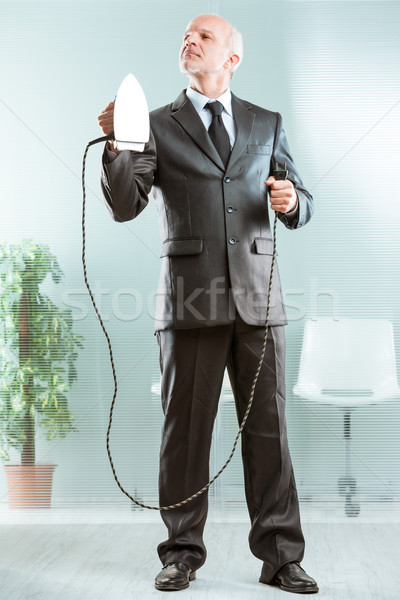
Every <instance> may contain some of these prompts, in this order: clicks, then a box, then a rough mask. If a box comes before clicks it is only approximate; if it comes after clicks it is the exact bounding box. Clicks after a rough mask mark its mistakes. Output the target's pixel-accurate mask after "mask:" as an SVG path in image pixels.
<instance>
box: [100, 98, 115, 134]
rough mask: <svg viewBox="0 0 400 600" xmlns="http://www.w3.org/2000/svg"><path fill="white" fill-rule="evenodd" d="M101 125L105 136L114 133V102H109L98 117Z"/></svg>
mask: <svg viewBox="0 0 400 600" xmlns="http://www.w3.org/2000/svg"><path fill="white" fill-rule="evenodd" d="M97 118H98V121H99V125H100V127H101V128H102V130H103V133H104V134H105V135H109V134H110V133H112V132H113V131H114V102H109V103H108V104H107V106H106V107H105V109H104V110H103V112H102V113H101V115H99V116H98V117H97Z"/></svg>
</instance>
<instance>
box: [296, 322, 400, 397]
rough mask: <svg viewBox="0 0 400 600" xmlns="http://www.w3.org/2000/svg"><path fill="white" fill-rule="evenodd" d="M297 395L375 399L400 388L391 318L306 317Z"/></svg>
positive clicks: (386, 395) (396, 391)
mask: <svg viewBox="0 0 400 600" xmlns="http://www.w3.org/2000/svg"><path fill="white" fill-rule="evenodd" d="M294 392H295V394H297V395H299V396H304V397H312V396H314V399H316V400H317V399H318V400H320V401H323V397H324V396H325V397H326V398H327V397H330V398H331V399H332V398H334V397H335V395H337V396H338V397H340V395H341V394H342V395H347V396H354V399H355V400H356V398H357V397H360V399H361V397H363V398H364V399H366V398H368V397H369V396H371V400H372V397H374V399H375V400H380V399H385V398H388V397H396V396H398V394H399V387H398V382H397V373H396V357H395V351H394V342H393V328H392V324H391V322H390V321H388V320H385V319H340V320H337V321H334V320H333V319H331V318H319V319H318V320H316V321H311V320H309V321H306V323H305V329H304V339H303V348H302V353H301V360H300V370H299V376H298V381H297V384H296V386H295V388H294Z"/></svg>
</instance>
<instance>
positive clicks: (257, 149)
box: [247, 144, 271, 154]
mask: <svg viewBox="0 0 400 600" xmlns="http://www.w3.org/2000/svg"><path fill="white" fill-rule="evenodd" d="M270 152H271V146H270V145H269V144H268V145H266V146H259V145H256V144H249V145H248V146H247V153H248V154H269V153H270Z"/></svg>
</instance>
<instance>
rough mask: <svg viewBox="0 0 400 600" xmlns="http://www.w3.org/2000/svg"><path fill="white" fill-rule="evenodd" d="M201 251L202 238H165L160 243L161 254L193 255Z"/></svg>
mask: <svg viewBox="0 0 400 600" xmlns="http://www.w3.org/2000/svg"><path fill="white" fill-rule="evenodd" d="M202 252H203V240H202V238H183V239H182V238H180V239H172V240H165V241H164V242H163V245H162V250H161V258H162V257H163V256H194V255H195V254H201V253H202Z"/></svg>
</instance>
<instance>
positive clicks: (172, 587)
mask: <svg viewBox="0 0 400 600" xmlns="http://www.w3.org/2000/svg"><path fill="white" fill-rule="evenodd" d="M194 579H196V571H192V572H191V573H190V575H189V581H188V582H187V583H184V584H183V585H179V586H177V585H176V583H175V584H171V583H170V584H168V583H164V584H163V583H155V584H154V585H155V587H156V589H157V590H159V591H160V592H179V590H186V589H187V588H188V587H189V582H190V581H193V580H194Z"/></svg>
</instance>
